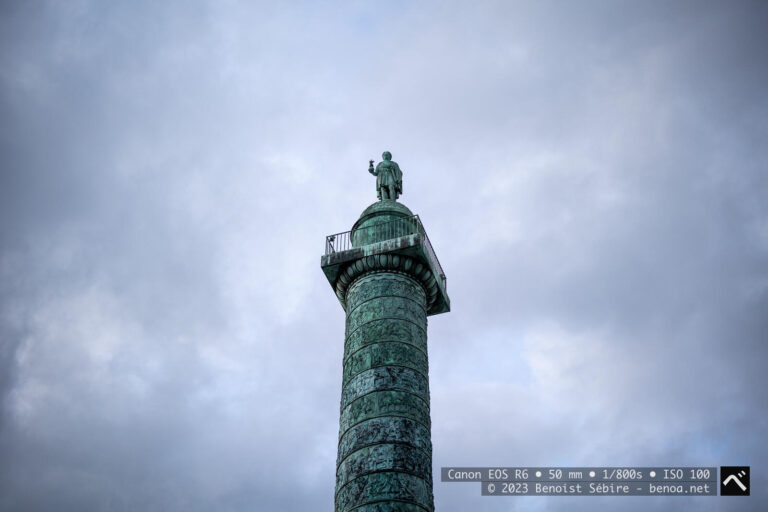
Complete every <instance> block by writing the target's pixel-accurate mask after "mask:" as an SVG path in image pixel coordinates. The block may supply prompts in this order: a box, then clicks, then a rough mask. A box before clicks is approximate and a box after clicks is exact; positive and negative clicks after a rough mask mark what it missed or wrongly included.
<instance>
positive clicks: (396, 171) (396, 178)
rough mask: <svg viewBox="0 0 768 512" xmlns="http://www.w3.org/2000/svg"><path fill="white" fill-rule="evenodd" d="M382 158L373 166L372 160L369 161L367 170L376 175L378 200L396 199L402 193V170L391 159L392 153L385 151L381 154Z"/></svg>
mask: <svg viewBox="0 0 768 512" xmlns="http://www.w3.org/2000/svg"><path fill="white" fill-rule="evenodd" d="M381 158H383V159H384V160H382V161H381V162H379V164H378V165H377V166H376V168H375V169H374V168H373V160H371V161H370V165H369V167H368V172H370V173H371V174H373V175H374V176H376V194H377V196H378V198H379V200H380V201H383V200H384V199H397V197H398V195H399V194H402V193H403V172H402V171H401V170H400V166H399V165H397V162H393V161H392V153H390V152H389V151H385V152H384V153H382V154H381Z"/></svg>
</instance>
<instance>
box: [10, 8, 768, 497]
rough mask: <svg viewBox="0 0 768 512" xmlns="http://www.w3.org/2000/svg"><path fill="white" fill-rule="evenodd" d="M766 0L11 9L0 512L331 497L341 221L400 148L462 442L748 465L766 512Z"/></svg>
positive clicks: (612, 457)
mask: <svg viewBox="0 0 768 512" xmlns="http://www.w3.org/2000/svg"><path fill="white" fill-rule="evenodd" d="M766 55H768V4H766V3H765V2H746V1H721V2H704V1H691V2H684V1H677V0H676V1H664V2H649V1H645V0H643V1H640V0H638V1H634V2H619V1H607V2H586V1H579V2H566V1H561V2H542V1H535V2H534V1H531V2H507V1H500V2H488V1H480V2H469V1H465V2H442V1H441V2H410V1H403V2H386V3H380V2H367V1H357V2H354V1H352V2H327V3H320V2H265V3H264V4H263V5H259V3H257V2H235V1H217V2H190V1H184V2H135V1H131V2H90V1H73V0H69V1H66V2H26V1H6V2H3V3H2V4H0V155H1V157H2V168H1V169H0V173H1V174H0V244H1V245H0V248H1V253H0V282H1V285H0V301H1V302H0V304H1V306H2V309H1V310H0V336H1V338H0V400H1V403H0V405H1V407H2V409H1V411H0V510H2V511H3V512H5V511H8V512H10V511H41V512H42V511H51V510H56V511H59V512H68V511H78V512H83V511H105V512H106V511H109V512H112V511H136V510H142V511H146V512H155V511H168V512H176V511H190V510H196V511H206V512H207V511H232V512H239V511H254V510H258V511H266V512H271V511H275V512H293V511H297V512H298V511H306V510H318V511H320V510H332V508H333V489H334V483H335V462H336V460H335V459H336V443H337V435H338V425H339V424H338V421H339V399H340V393H341V374H342V372H341V369H342V366H341V365H342V350H343V342H344V312H343V310H342V309H341V307H340V306H339V303H338V301H337V300H336V298H335V296H334V293H333V291H332V289H331V288H330V286H329V285H328V283H327V281H326V280H325V277H324V275H323V273H322V271H321V270H320V265H319V263H320V256H321V254H322V251H323V249H324V237H325V236H326V235H328V234H331V233H336V232H340V231H346V230H348V229H349V228H350V227H351V225H352V223H353V222H354V221H355V220H356V218H357V217H358V215H359V214H360V212H362V210H363V209H364V208H365V207H366V206H368V205H369V204H370V203H372V202H373V201H375V200H376V192H375V179H374V178H373V177H372V176H370V175H369V174H368V172H367V170H366V169H367V166H368V160H369V159H376V160H377V161H378V160H379V159H380V155H381V152H382V151H384V150H390V151H391V152H392V154H393V159H394V160H395V161H397V162H398V163H399V164H400V167H401V169H402V170H403V174H404V177H403V180H404V192H405V193H404V195H403V196H402V197H401V200H402V201H403V202H404V203H405V204H406V205H407V206H409V207H410V208H411V209H412V210H413V211H414V212H415V213H418V214H419V215H420V216H421V218H422V220H423V221H424V223H425V226H426V228H427V230H428V232H429V235H430V238H431V240H432V242H433V244H434V246H435V249H436V251H437V254H438V256H439V258H440V261H441V263H442V266H443V267H444V269H445V271H446V274H447V277H448V291H449V295H450V297H451V304H452V311H451V312H450V313H448V314H443V315H438V316H434V317H430V319H429V320H430V321H429V324H430V325H429V357H430V387H431V396H432V411H431V415H432V424H433V426H432V440H433V444H434V455H433V460H434V467H435V474H436V476H437V475H439V468H440V467H441V466H490V465H500V466H525V465H530V466H588V465H594V466H597V465H609V466H631V465H640V466H642V465H672V466H674V465H677V466H719V465H751V466H752V471H753V473H752V494H753V496H752V497H750V498H748V499H735V498H726V497H716V498H711V497H710V498H658V497H652V498H570V499H569V498H562V497H560V498H504V499H501V498H487V497H486V498H483V497H480V496H479V494H480V489H479V486H478V484H457V483H453V484H449V483H442V482H440V481H439V476H438V477H437V478H436V482H435V485H434V494H435V503H436V507H437V510H438V511H440V512H466V511H470V510H488V511H515V510H520V511H523V510H526V511H528V510H535V511H539V510H541V511H561V510H574V509H576V510H578V509H583V510H598V511H603V510H604V511H608V510H611V511H612V510H617V509H631V510H649V509H652V510H665V511H666V510H680V509H691V510H693V509H694V508H695V509H697V510H705V511H708V510H711V511H714V510H734V511H735V510H766V509H768V477H767V476H766V475H768V473H767V471H768V470H766V465H768V443H766V436H768V390H767V389H766V387H767V385H768V377H766V375H767V372H768V150H766V147H767V146H768V93H766V91H767V90H768V66H766Z"/></svg>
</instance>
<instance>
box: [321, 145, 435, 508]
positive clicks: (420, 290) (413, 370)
mask: <svg viewBox="0 0 768 512" xmlns="http://www.w3.org/2000/svg"><path fill="white" fill-rule="evenodd" d="M385 162H390V161H389V159H385ZM390 163H394V162H390ZM395 165H396V164H395ZM377 169H378V176H379V178H381V177H382V175H383V174H386V173H391V174H390V175H389V176H385V177H384V178H383V179H380V180H379V183H378V185H379V186H378V188H379V193H382V194H383V195H384V196H385V197H384V198H383V199H384V200H382V201H379V202H377V203H374V204H373V205H371V206H370V207H368V208H367V209H366V210H365V211H364V212H363V214H362V215H361V216H360V219H359V220H358V221H357V222H356V223H355V225H354V227H353V228H352V232H351V240H352V245H353V248H354V249H353V251H352V252H350V254H355V252H354V251H358V250H359V257H352V258H350V257H349V254H347V255H341V256H340V257H339V258H338V261H341V263H338V262H337V260H334V259H333V258H327V259H326V260H323V261H326V262H327V264H328V265H331V264H335V265H337V267H338V265H341V267H338V270H334V273H332V274H329V273H328V272H326V275H329V279H331V277H330V275H334V276H337V277H334V278H333V279H334V280H335V279H344V282H343V284H342V285H340V286H337V287H336V290H337V294H339V300H340V301H341V302H342V305H343V306H344V307H345V310H346V335H345V344H344V359H343V363H344V368H343V377H342V392H341V404H340V409H341V417H340V421H339V446H338V459H337V470H336V499H335V502H336V503H335V510H336V511H337V512H344V511H351V510H354V511H355V512H395V511H402V512H425V511H426V512H433V511H434V500H433V496H432V443H431V441H430V415H429V379H428V377H429V363H428V358H427V315H428V314H430V313H428V312H429V311H430V309H429V308H430V306H429V305H430V304H431V303H433V302H434V300H435V298H434V297H435V287H434V279H432V278H431V274H430V273H429V269H430V268H431V267H430V266H429V263H428V261H427V260H426V259H423V258H420V257H419V254H418V253H409V255H405V254H400V255H398V253H397V252H396V251H397V250H398V249H399V248H400V247H402V244H403V243H406V244H407V243H410V242H408V240H409V238H408V237H409V236H418V232H417V226H416V225H415V224H414V223H413V220H412V219H413V214H412V213H411V211H410V210H409V209H408V208H406V207H405V206H404V205H402V204H400V203H397V202H396V201H394V200H388V199H387V198H386V196H388V195H390V193H393V195H394V196H395V197H396V196H397V193H399V192H401V191H402V182H400V183H395V185H396V186H394V187H391V185H392V183H393V181H392V179H391V178H392V177H397V176H398V171H399V168H398V170H397V171H395V170H394V167H392V166H391V165H390V164H388V163H385V165H383V166H382V165H381V164H379V167H378V168H377ZM374 170H376V169H374ZM373 174H376V173H373ZM399 176H400V177H402V175H401V174H400V175H399ZM395 181H396V180H395ZM387 187H389V189H387ZM382 191H383V192H382ZM384 224H386V226H387V227H386V228H384V227H383V225H384ZM393 237H404V238H400V242H398V244H400V245H398V244H392V245H387V244H391V238H393ZM387 247H392V251H391V252H390V251H389V250H388V249H387ZM342 257H344V258H347V259H346V260H341V258H342ZM331 285H332V286H334V285H335V283H334V282H333V281H332V282H331ZM440 292H441V293H443V290H440ZM445 300H446V301H447V296H446V297H445ZM446 303H447V302H446ZM443 310H447V309H443ZM439 312H441V311H439Z"/></svg>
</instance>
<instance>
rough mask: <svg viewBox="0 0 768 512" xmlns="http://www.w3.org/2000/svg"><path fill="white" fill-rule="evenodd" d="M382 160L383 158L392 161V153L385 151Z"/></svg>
mask: <svg viewBox="0 0 768 512" xmlns="http://www.w3.org/2000/svg"><path fill="white" fill-rule="evenodd" d="M381 158H383V159H384V160H392V153H390V152H389V151H385V152H383V153H382V154H381Z"/></svg>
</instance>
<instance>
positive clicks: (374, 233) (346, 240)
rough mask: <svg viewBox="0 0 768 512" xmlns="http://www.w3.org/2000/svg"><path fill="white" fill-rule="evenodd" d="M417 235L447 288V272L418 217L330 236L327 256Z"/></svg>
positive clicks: (327, 241) (404, 218)
mask: <svg viewBox="0 0 768 512" xmlns="http://www.w3.org/2000/svg"><path fill="white" fill-rule="evenodd" d="M417 233H418V234H420V235H422V237H423V239H424V246H425V247H426V250H427V255H428V257H429V258H430V259H431V260H432V262H433V264H434V266H435V270H437V273H438V276H439V277H440V280H441V281H442V284H443V287H445V286H446V279H445V272H443V267H442V266H441V265H440V260H438V259H437V254H435V250H434V248H433V247H432V243H431V242H430V241H429V237H428V236H427V230H426V229H424V225H423V224H422V223H421V219H419V216H418V215H414V216H413V217H403V218H399V219H394V220H390V221H387V222H380V223H378V224H372V225H370V226H365V227H362V228H357V229H354V230H351V231H345V232H343V233H336V234H335V235H329V236H327V237H325V254H326V255H328V254H332V253H336V252H343V251H348V250H350V249H354V248H355V247H362V246H364V245H369V244H373V243H377V242H383V241H385V240H392V239H394V238H399V237H401V236H406V235H412V234H417Z"/></svg>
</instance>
